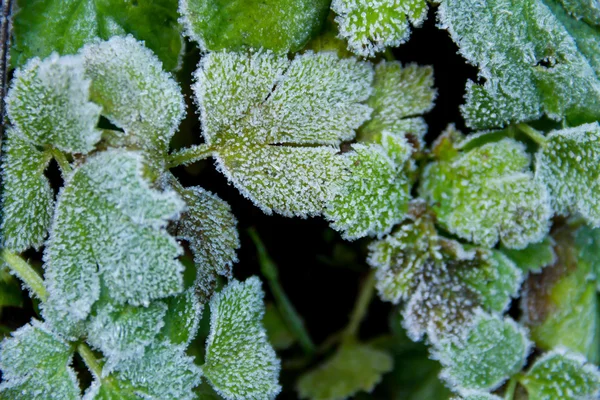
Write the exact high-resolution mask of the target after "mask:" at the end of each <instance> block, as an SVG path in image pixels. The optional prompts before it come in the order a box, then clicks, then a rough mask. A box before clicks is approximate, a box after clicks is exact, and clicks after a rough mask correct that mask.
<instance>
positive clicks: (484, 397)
mask: <svg viewBox="0 0 600 400" xmlns="http://www.w3.org/2000/svg"><path fill="white" fill-rule="evenodd" d="M450 400H502V399H501V398H500V397H498V396H496V395H495V394H491V393H486V392H481V391H479V390H465V391H464V393H463V395H462V396H461V397H453V398H452V399H450Z"/></svg>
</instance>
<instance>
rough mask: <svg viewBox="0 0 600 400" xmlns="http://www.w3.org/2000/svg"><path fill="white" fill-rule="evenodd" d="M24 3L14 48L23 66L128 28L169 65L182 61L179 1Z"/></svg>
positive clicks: (17, 18) (15, 58) (14, 58)
mask: <svg viewBox="0 0 600 400" xmlns="http://www.w3.org/2000/svg"><path fill="white" fill-rule="evenodd" d="M19 5H20V6H21V7H20V8H19V12H18V13H17V15H16V16H15V22H14V26H15V43H14V45H13V47H12V49H11V58H12V60H11V61H13V63H14V64H16V65H17V66H20V65H23V64H24V63H25V62H26V61H27V60H28V59H30V58H32V57H34V56H38V57H42V58H43V57H47V56H49V55H50V54H51V53H52V52H54V51H56V52H58V53H60V54H63V55H64V54H74V53H76V52H77V51H78V50H79V49H80V48H81V47H83V46H84V45H85V44H87V43H91V42H94V41H96V40H98V39H104V40H106V39H109V38H110V37H112V36H115V35H125V34H127V33H130V34H133V35H134V36H135V37H136V38H137V39H140V40H143V41H145V42H146V45H147V46H148V47H149V48H151V49H152V51H154V53H156V54H157V55H158V56H159V57H160V59H161V60H162V61H163V63H165V66H166V68H167V69H168V70H172V69H175V68H177V67H178V66H179V64H180V57H181V52H182V50H183V41H182V40H181V33H180V29H179V25H178V23H177V0H151V1H150V0H139V1H121V0H86V1H83V2H82V1H80V0H27V1H26V2H24V1H23V2H19Z"/></svg>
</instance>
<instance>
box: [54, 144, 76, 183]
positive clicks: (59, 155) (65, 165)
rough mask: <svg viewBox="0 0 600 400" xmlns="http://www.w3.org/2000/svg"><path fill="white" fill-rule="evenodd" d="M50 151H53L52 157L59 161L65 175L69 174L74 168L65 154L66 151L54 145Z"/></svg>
mask: <svg viewBox="0 0 600 400" xmlns="http://www.w3.org/2000/svg"><path fill="white" fill-rule="evenodd" d="M50 152H51V153H52V157H54V159H55V160H56V162H57V163H58V166H59V167H60V170H61V171H62V174H63V177H66V176H67V175H69V174H70V173H71V171H72V168H71V164H69V161H68V160H67V156H65V153H63V152H62V151H60V150H58V149H57V148H54V147H53V148H51V149H50Z"/></svg>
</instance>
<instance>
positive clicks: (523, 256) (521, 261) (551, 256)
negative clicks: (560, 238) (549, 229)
mask: <svg viewBox="0 0 600 400" xmlns="http://www.w3.org/2000/svg"><path fill="white" fill-rule="evenodd" d="M554 245H555V243H554V240H553V239H552V237H550V236H547V237H546V238H545V239H544V240H542V241H541V242H539V243H533V244H530V245H529V246H527V247H525V248H524V249H521V250H515V249H506V248H504V249H502V252H503V253H504V254H506V255H507V256H508V258H510V259H511V260H513V261H514V263H515V264H517V266H518V267H519V268H521V270H522V271H523V272H524V273H529V272H534V273H539V272H541V271H542V268H544V267H547V266H548V265H552V264H554V263H555V262H556V253H555V252H554Z"/></svg>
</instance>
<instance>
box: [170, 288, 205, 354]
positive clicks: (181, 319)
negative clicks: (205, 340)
mask: <svg viewBox="0 0 600 400" xmlns="http://www.w3.org/2000/svg"><path fill="white" fill-rule="evenodd" d="M165 303H166V304H167V313H166V315H165V318H164V320H163V321H164V326H163V328H162V330H161V333H160V335H161V336H162V337H166V338H167V339H169V341H170V342H171V343H174V344H189V343H190V342H191V341H192V340H193V339H194V338H195V337H196V334H197V332H198V326H199V324H200V318H201V317H202V310H203V307H202V304H200V302H199V301H198V296H197V294H196V291H195V290H194V288H189V289H187V290H186V291H185V292H183V293H181V294H178V295H176V296H172V297H169V298H168V299H166V300H165Z"/></svg>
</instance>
